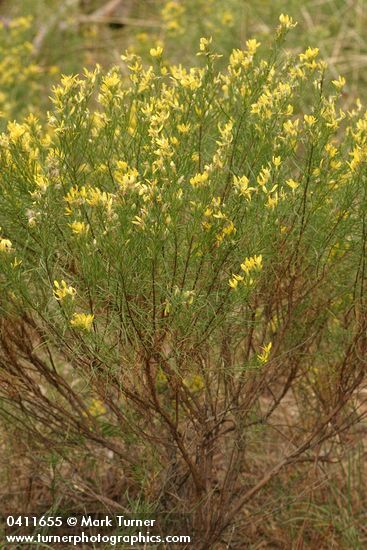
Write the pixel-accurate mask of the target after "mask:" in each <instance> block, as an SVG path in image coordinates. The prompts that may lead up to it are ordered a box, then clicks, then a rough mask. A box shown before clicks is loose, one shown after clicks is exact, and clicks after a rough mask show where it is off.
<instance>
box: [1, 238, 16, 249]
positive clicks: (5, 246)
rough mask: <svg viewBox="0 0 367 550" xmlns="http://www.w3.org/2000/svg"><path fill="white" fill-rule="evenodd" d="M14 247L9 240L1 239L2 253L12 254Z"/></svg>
mask: <svg viewBox="0 0 367 550" xmlns="http://www.w3.org/2000/svg"><path fill="white" fill-rule="evenodd" d="M12 247H13V245H12V242H11V241H10V240H9V239H2V238H0V252H10V251H11V250H12Z"/></svg>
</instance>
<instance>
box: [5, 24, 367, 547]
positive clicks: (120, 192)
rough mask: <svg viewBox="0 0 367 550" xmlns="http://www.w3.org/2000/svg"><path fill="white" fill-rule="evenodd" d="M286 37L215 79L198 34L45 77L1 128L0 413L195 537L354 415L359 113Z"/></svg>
mask: <svg viewBox="0 0 367 550" xmlns="http://www.w3.org/2000/svg"><path fill="white" fill-rule="evenodd" d="M292 26H293V22H292V20H291V19H290V18H288V17H286V16H282V17H281V22H280V25H279V28H278V29H277V34H276V38H275V41H274V44H273V48H272V50H271V52H270V54H269V55H268V56H267V57H261V56H259V53H258V49H259V47H260V44H259V43H258V42H257V41H256V40H255V39H252V40H248V41H247V43H246V49H245V50H243V51H242V50H234V51H233V52H232V54H231V56H230V58H229V64H228V67H227V69H226V70H225V71H223V72H218V71H217V70H216V68H215V64H216V58H217V55H216V53H215V52H214V51H213V49H212V44H211V41H210V39H205V38H203V39H201V41H200V49H199V52H198V54H199V56H200V60H199V61H201V63H200V64H199V66H198V67H192V68H190V69H184V68H183V67H181V66H168V65H167V64H166V63H165V61H164V52H162V51H161V49H160V48H152V50H151V55H152V59H153V66H149V67H143V65H142V63H141V60H140V59H139V58H138V57H136V56H135V55H133V54H127V55H126V56H123V61H124V63H125V64H127V66H128V69H129V83H128V84H126V83H125V82H124V80H123V78H122V75H121V70H120V69H119V68H118V67H114V68H112V69H111V70H110V71H109V72H108V73H107V74H101V71H100V70H99V69H98V67H97V68H96V70H95V71H93V72H88V71H85V73H84V74H83V75H82V76H64V77H63V78H62V80H61V83H60V85H58V86H56V87H55V88H54V89H53V109H52V111H51V113H50V114H49V120H48V125H47V126H46V125H41V124H40V123H39V122H38V121H37V120H36V119H35V118H34V117H33V116H29V117H28V118H27V119H26V120H25V121H24V123H22V124H18V123H9V125H8V130H7V132H6V133H4V134H2V136H1V152H0V165H1V173H2V183H1V187H0V193H1V204H2V206H1V211H0V225H1V239H0V262H1V269H2V273H3V275H2V276H1V279H0V282H1V298H0V305H1V362H0V380H1V383H0V391H1V413H2V416H3V417H4V418H5V419H8V420H9V421H11V423H12V426H13V430H15V431H16V433H18V434H20V435H19V437H20V439H21V440H22V441H23V442H25V441H27V446H28V447H29V448H30V449H34V450H35V451H37V452H38V453H39V452H41V453H43V456H45V455H46V454H47V453H48V452H49V453H50V459H52V461H53V462H52V463H53V464H55V463H58V464H60V463H62V467H60V468H59V470H58V474H59V476H61V477H63V478H64V479H65V481H66V482H68V483H69V482H70V480H71V479H73V476H74V475H76V473H75V472H76V471H78V468H79V467H77V466H76V464H77V463H78V460H82V461H84V463H85V464H87V465H89V466H88V467H89V468H95V469H96V471H97V472H98V475H96V477H95V479H94V480H93V479H91V477H89V476H88V483H89V486H90V487H91V488H92V489H91V491H90V494H93V495H94V497H95V498H96V499H97V500H98V499H99V500H100V501H101V502H102V503H103V502H106V496H108V495H103V494H100V493H99V492H98V491H100V487H101V485H103V483H102V482H101V479H102V476H103V472H102V470H103V469H104V470H106V469H108V468H110V469H111V471H113V475H114V483H115V484H116V486H117V487H119V488H120V489H119V491H117V492H116V494H115V495H114V496H113V498H112V499H111V498H110V499H109V501H108V502H109V504H111V501H112V504H113V503H115V504H116V505H123V506H126V505H128V503H129V502H131V499H137V500H139V501H141V502H143V503H144V506H150V507H153V508H154V509H155V510H157V511H164V510H170V511H172V510H179V511H181V512H190V513H191V516H190V517H191V518H192V519H191V527H192V529H193V530H194V532H195V533H196V538H197V541H198V544H197V547H200V548H201V547H202V548H209V547H213V545H214V544H215V543H216V542H217V541H218V540H220V538H221V537H222V536H225V533H226V532H228V531H226V530H227V529H228V527H229V526H232V525H233V524H234V522H235V521H240V519H241V515H240V511H241V509H243V507H246V506H247V505H248V504H249V503H251V505H252V513H253V514H256V513H257V512H256V509H257V508H256V507H257V506H260V505H261V502H260V501H259V498H260V496H261V495H262V494H263V493H262V489H263V488H265V487H266V486H269V485H271V483H273V480H274V479H275V478H277V476H279V475H280V473H281V472H282V470H285V469H286V470H287V471H289V472H294V471H295V468H296V467H298V466H299V465H300V464H302V465H303V467H304V468H307V464H308V463H309V462H311V463H312V462H313V461H318V462H322V461H326V462H327V461H328V460H331V459H333V457H337V456H338V447H339V445H340V442H341V438H340V434H341V433H342V432H343V431H345V430H347V429H348V428H350V427H351V426H352V425H353V424H354V423H355V422H357V420H358V419H359V409H358V401H357V399H356V396H357V391H358V389H359V388H360V386H361V385H362V383H364V380H365V375H364V373H365V359H364V354H365V351H366V316H365V289H364V284H365V251H366V222H365V216H366V205H367V201H366V197H365V194H366V191H365V189H366V176H365V160H366V154H367V149H366V147H367V145H366V136H367V116H366V115H365V114H364V111H362V107H361V105H360V104H357V105H356V106H355V108H354V109H353V110H351V111H349V112H348V113H345V112H344V111H343V110H342V109H341V108H340V107H339V104H338V102H339V97H340V90H341V89H342V87H343V85H344V82H343V79H342V78H341V77H340V78H339V79H338V80H334V81H333V82H328V81H327V76H326V75H325V68H326V67H325V64H324V63H323V62H322V61H320V60H319V56H318V50H317V48H308V49H307V50H306V51H305V52H303V53H302V54H300V55H299V56H297V57H290V56H287V55H286V54H285V53H283V51H282V44H283V41H284V38H285V34H286V32H287V30H288V28H290V27H292ZM306 105H309V106H310V107H309V108H308V109H307V112H306V110H305V109H306V107H305V106H306ZM285 404H286V406H285ZM274 442H276V445H275V446H274ZM51 449H52V450H51ZM259 457H261V462H260V463H259V460H260V459H259ZM96 459H98V461H99V465H98V466H97V465H96V464H95V462H94V461H95V460H96ZM102 459H103V462H102ZM55 461H56V462H55ZM58 461H59V462H58ZM68 464H69V470H68V469H67V467H66V466H67V465H68ZM259 464H260V466H259ZM91 465H93V466H91ZM312 467H314V466H313V465H312ZM85 475H86V474H85ZM98 476H100V477H98ZM70 487H72V486H70V483H69V485H68V488H69V489H68V490H69V494H70V491H71V492H72V494H73V498H74V499H78V491H79V498H80V499H81V500H83V498H84V499H85V493H83V490H82V488H81V485H80V484H79V485H78V483H75V485H74V488H70ZM98 495H99V496H98ZM243 521H245V518H244V519H243Z"/></svg>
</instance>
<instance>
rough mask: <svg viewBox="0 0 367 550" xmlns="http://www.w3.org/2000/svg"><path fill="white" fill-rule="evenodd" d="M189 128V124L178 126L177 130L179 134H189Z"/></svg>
mask: <svg viewBox="0 0 367 550" xmlns="http://www.w3.org/2000/svg"><path fill="white" fill-rule="evenodd" d="M190 129H191V126H190V124H178V125H177V130H178V131H179V132H180V134H187V133H188V132H190Z"/></svg>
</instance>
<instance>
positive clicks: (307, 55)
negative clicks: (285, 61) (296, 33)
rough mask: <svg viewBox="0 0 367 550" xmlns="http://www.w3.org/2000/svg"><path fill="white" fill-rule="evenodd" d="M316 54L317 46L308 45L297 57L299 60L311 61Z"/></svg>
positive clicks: (317, 52) (317, 53)
mask: <svg viewBox="0 0 367 550" xmlns="http://www.w3.org/2000/svg"><path fill="white" fill-rule="evenodd" d="M318 55H319V48H310V47H308V48H307V50H306V51H305V52H303V53H300V54H299V58H300V60H301V61H312V60H314V59H315V58H316V57H317V56H318Z"/></svg>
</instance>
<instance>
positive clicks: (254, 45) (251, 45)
mask: <svg viewBox="0 0 367 550" xmlns="http://www.w3.org/2000/svg"><path fill="white" fill-rule="evenodd" d="M246 46H247V50H248V53H249V54H250V55H254V54H255V53H256V50H257V49H258V48H259V47H260V46H261V44H260V42H257V40H256V38H251V39H250V40H246Z"/></svg>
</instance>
